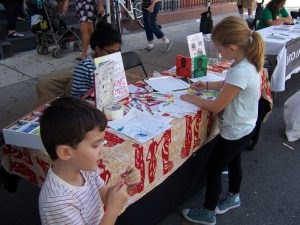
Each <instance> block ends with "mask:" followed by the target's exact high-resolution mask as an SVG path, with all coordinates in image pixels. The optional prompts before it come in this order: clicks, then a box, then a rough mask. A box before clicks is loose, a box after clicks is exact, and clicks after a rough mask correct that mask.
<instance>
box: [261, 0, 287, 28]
mask: <svg viewBox="0 0 300 225" xmlns="http://www.w3.org/2000/svg"><path fill="white" fill-rule="evenodd" d="M285 1H286V0H271V1H270V2H269V3H268V4H267V5H266V7H265V9H264V10H263V13H262V16H261V18H260V21H259V23H258V26H257V30H260V29H263V28H266V27H268V26H277V25H282V24H293V18H292V17H291V16H290V15H289V13H288V12H287V11H286V9H285V8H284V5H285Z"/></svg>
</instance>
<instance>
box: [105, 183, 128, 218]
mask: <svg viewBox="0 0 300 225" xmlns="http://www.w3.org/2000/svg"><path fill="white" fill-rule="evenodd" d="M106 198H107V201H106V202H107V208H106V213H109V214H112V215H115V216H119V214H120V213H121V211H122V209H123V207H124V205H125V203H126V201H127V199H128V193H127V184H117V185H114V186H111V187H110V188H109V189H108V190H107V197H106Z"/></svg>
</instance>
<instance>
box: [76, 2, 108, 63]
mask: <svg viewBox="0 0 300 225" xmlns="http://www.w3.org/2000/svg"><path fill="white" fill-rule="evenodd" d="M97 14H99V15H103V14H104V7H103V3H102V0H76V16H77V18H78V20H79V23H80V33H81V41H82V52H81V54H80V56H79V57H77V58H76V59H77V60H79V61H81V60H83V59H84V58H86V57H87V56H88V48H89V44H90V38H91V35H92V33H93V31H94V27H93V22H95V20H96V16H97Z"/></svg>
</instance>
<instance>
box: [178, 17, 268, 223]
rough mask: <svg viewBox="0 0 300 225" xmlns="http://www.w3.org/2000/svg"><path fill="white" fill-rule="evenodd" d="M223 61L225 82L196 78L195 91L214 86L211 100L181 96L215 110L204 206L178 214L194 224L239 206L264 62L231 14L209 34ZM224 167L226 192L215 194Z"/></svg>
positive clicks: (259, 45) (260, 46)
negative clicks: (216, 126)
mask: <svg viewBox="0 0 300 225" xmlns="http://www.w3.org/2000/svg"><path fill="white" fill-rule="evenodd" d="M211 38H212V40H213V42H214V44H215V46H216V48H217V49H218V51H219V53H220V54H221V55H222V57H223V58H224V59H225V60H233V64H232V66H231V68H230V69H229V70H228V72H227V74H226V78H225V81H218V82H201V81H200V82H196V83H194V84H192V85H191V88H192V89H194V90H218V91H220V93H219V95H218V97H217V98H216V99H215V100H206V99H204V98H201V97H199V96H197V95H192V94H185V95H182V96H181V99H183V100H185V101H188V102H191V103H193V104H195V105H197V106H199V107H201V109H205V110H208V111H211V112H214V113H218V121H219V129H220V133H219V135H217V137H216V139H215V145H214V148H213V149H212V153H211V156H210V158H209V160H208V164H207V169H206V172H207V174H206V195H205V201H204V204H203V206H200V207H198V208H194V209H184V210H183V216H184V217H185V218H186V219H187V220H189V221H191V222H195V223H203V224H208V225H210V224H211V225H213V224H215V223H216V217H215V213H216V214H223V213H225V212H227V211H228V210H230V209H233V208H236V207H239V206H240V204H241V203H240V197H239V194H240V185H241V181H242V167H241V152H242V150H243V147H244V146H245V145H246V144H247V143H248V142H249V141H250V139H251V137H252V133H253V130H254V128H255V125H256V120H257V115H258V101H259V98H260V86H261V85H260V72H261V70H262V69H263V65H264V53H265V45H264V41H263V39H262V38H261V36H260V35H259V33H258V32H256V31H252V30H250V29H249V27H248V25H247V23H246V22H245V21H244V20H243V19H241V18H239V17H235V16H230V17H226V18H225V19H223V20H222V21H221V22H220V23H218V24H217V25H216V26H215V27H214V29H213V32H212V36H211ZM225 168H227V169H228V178H229V188H228V192H227V193H226V194H225V195H224V196H223V198H220V199H219V197H220V194H221V190H222V180H221V175H222V171H223V170H224V169H225Z"/></svg>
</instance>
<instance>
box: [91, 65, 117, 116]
mask: <svg viewBox="0 0 300 225" xmlns="http://www.w3.org/2000/svg"><path fill="white" fill-rule="evenodd" d="M113 73H114V68H113V62H106V63H103V64H102V65H101V67H99V68H98V69H96V70H95V72H94V79H95V82H94V85H95V96H96V108H97V109H99V110H101V111H103V109H104V107H105V106H106V105H109V104H112V103H113V102H114V100H115V98H114V92H113V91H114V83H113Z"/></svg>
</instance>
